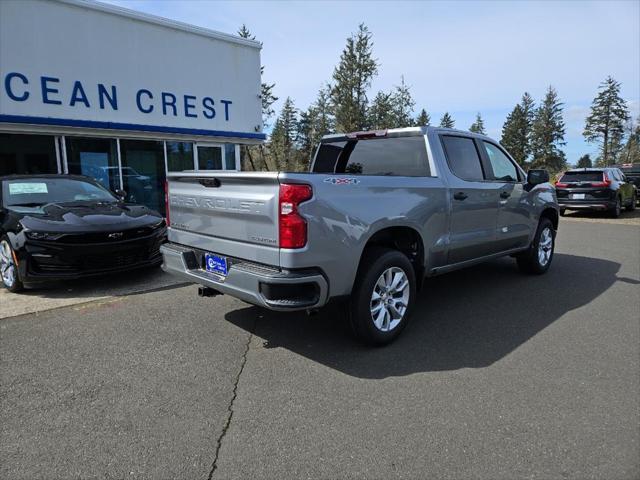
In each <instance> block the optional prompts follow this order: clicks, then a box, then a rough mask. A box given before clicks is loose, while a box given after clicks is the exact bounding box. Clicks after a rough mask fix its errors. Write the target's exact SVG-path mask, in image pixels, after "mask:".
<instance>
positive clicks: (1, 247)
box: [0, 240, 16, 288]
mask: <svg viewBox="0 0 640 480" xmlns="http://www.w3.org/2000/svg"><path fill="white" fill-rule="evenodd" d="M15 268H16V267H15V264H14V263H13V254H12V253H11V247H10V246H9V243H8V242H7V241H6V240H3V241H2V242H0V276H2V283H4V284H5V286H6V287H7V288H11V287H13V284H14V283H15V281H16V272H15Z"/></svg>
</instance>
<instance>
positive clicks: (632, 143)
mask: <svg viewBox="0 0 640 480" xmlns="http://www.w3.org/2000/svg"><path fill="white" fill-rule="evenodd" d="M626 130H627V132H626V133H627V144H626V145H625V146H624V150H623V151H622V154H621V163H640V116H638V118H637V120H636V122H635V124H634V122H633V120H629V121H628V122H627V127H626Z"/></svg>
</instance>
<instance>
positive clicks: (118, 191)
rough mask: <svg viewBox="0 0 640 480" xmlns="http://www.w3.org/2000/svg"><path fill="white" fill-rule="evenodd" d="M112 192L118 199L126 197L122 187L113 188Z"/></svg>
mask: <svg viewBox="0 0 640 480" xmlns="http://www.w3.org/2000/svg"><path fill="white" fill-rule="evenodd" d="M113 193H115V194H116V196H117V197H118V198H119V199H120V200H122V201H123V202H124V199H125V198H127V192H125V191H124V190H122V189H120V188H119V189H117V190H115V191H114V192H113Z"/></svg>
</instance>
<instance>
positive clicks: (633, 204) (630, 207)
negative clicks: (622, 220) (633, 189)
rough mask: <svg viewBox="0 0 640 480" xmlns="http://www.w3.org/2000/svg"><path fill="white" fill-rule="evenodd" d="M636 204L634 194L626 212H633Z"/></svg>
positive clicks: (636, 200)
mask: <svg viewBox="0 0 640 480" xmlns="http://www.w3.org/2000/svg"><path fill="white" fill-rule="evenodd" d="M637 202H638V199H637V198H636V194H635V193H634V194H633V197H631V203H630V204H629V205H627V212H633V211H634V210H635V209H636V203H637Z"/></svg>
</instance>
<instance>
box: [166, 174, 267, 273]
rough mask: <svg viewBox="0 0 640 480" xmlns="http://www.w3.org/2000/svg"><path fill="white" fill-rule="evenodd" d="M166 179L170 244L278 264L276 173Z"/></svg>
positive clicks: (194, 175)
mask: <svg viewBox="0 0 640 480" xmlns="http://www.w3.org/2000/svg"><path fill="white" fill-rule="evenodd" d="M167 180H168V184H167V187H168V192H167V195H168V203H169V220H170V231H169V240H170V241H172V242H175V243H180V244H183V245H187V246H191V247H195V248H201V249H205V250H212V251H213V252H214V253H219V254H223V255H228V256H236V257H239V258H245V259H247V260H253V261H258V262H261V263H268V264H271V265H278V263H279V249H278V194H279V183H278V173H277V172H266V173H250V172H242V173H239V172H229V173H223V172H220V173H218V172H216V173H179V174H178V173H174V174H170V175H169V176H168V178H167ZM257 246H258V247H259V248H256V247H257ZM248 257H251V258H248Z"/></svg>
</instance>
